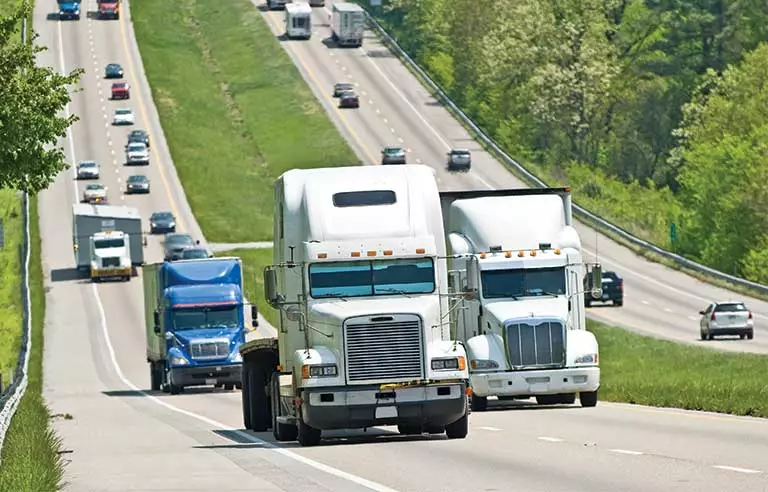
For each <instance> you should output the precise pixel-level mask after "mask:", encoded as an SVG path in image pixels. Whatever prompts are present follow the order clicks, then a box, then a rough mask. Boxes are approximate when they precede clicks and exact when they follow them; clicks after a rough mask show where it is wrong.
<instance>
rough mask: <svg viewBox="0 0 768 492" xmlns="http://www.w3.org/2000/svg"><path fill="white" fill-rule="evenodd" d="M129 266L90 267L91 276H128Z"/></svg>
mask: <svg viewBox="0 0 768 492" xmlns="http://www.w3.org/2000/svg"><path fill="white" fill-rule="evenodd" d="M130 276H131V267H119V268H109V267H107V268H91V278H113V277H130Z"/></svg>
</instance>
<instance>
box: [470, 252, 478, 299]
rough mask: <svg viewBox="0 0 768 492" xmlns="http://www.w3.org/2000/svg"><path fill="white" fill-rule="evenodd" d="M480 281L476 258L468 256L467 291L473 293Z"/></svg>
mask: <svg viewBox="0 0 768 492" xmlns="http://www.w3.org/2000/svg"><path fill="white" fill-rule="evenodd" d="M479 282H480V267H479V265H478V263H477V258H474V257H472V258H469V259H468V260H467V292H469V293H475V292H477V291H478V290H480V289H479V285H478V284H479Z"/></svg>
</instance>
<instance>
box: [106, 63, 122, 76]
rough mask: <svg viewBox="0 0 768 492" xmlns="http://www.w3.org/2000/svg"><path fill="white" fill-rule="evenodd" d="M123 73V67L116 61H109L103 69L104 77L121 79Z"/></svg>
mask: <svg viewBox="0 0 768 492" xmlns="http://www.w3.org/2000/svg"><path fill="white" fill-rule="evenodd" d="M123 75H124V74H123V67H121V66H120V65H119V64H118V63H110V64H109V65H107V66H106V68H105V69H104V78H105V79H122V78H123Z"/></svg>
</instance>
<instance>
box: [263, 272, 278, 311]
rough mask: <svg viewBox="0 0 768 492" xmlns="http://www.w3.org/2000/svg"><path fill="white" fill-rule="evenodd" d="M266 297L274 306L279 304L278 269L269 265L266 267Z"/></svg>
mask: <svg viewBox="0 0 768 492" xmlns="http://www.w3.org/2000/svg"><path fill="white" fill-rule="evenodd" d="M264 298H265V299H266V300H267V302H268V303H269V305H270V306H272V307H276V306H277V304H278V301H279V298H280V293H279V292H278V291H277V271H275V270H274V269H273V268H269V267H267V268H265V269H264Z"/></svg>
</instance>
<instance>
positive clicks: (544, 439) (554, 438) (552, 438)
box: [537, 436, 563, 442]
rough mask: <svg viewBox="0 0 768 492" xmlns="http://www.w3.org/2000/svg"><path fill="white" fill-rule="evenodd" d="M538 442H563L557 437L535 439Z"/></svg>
mask: <svg viewBox="0 0 768 492" xmlns="http://www.w3.org/2000/svg"><path fill="white" fill-rule="evenodd" d="M537 439H538V440H539V441H545V442H563V440H562V439H560V438H559V437H547V436H541V437H538V438H537Z"/></svg>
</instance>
